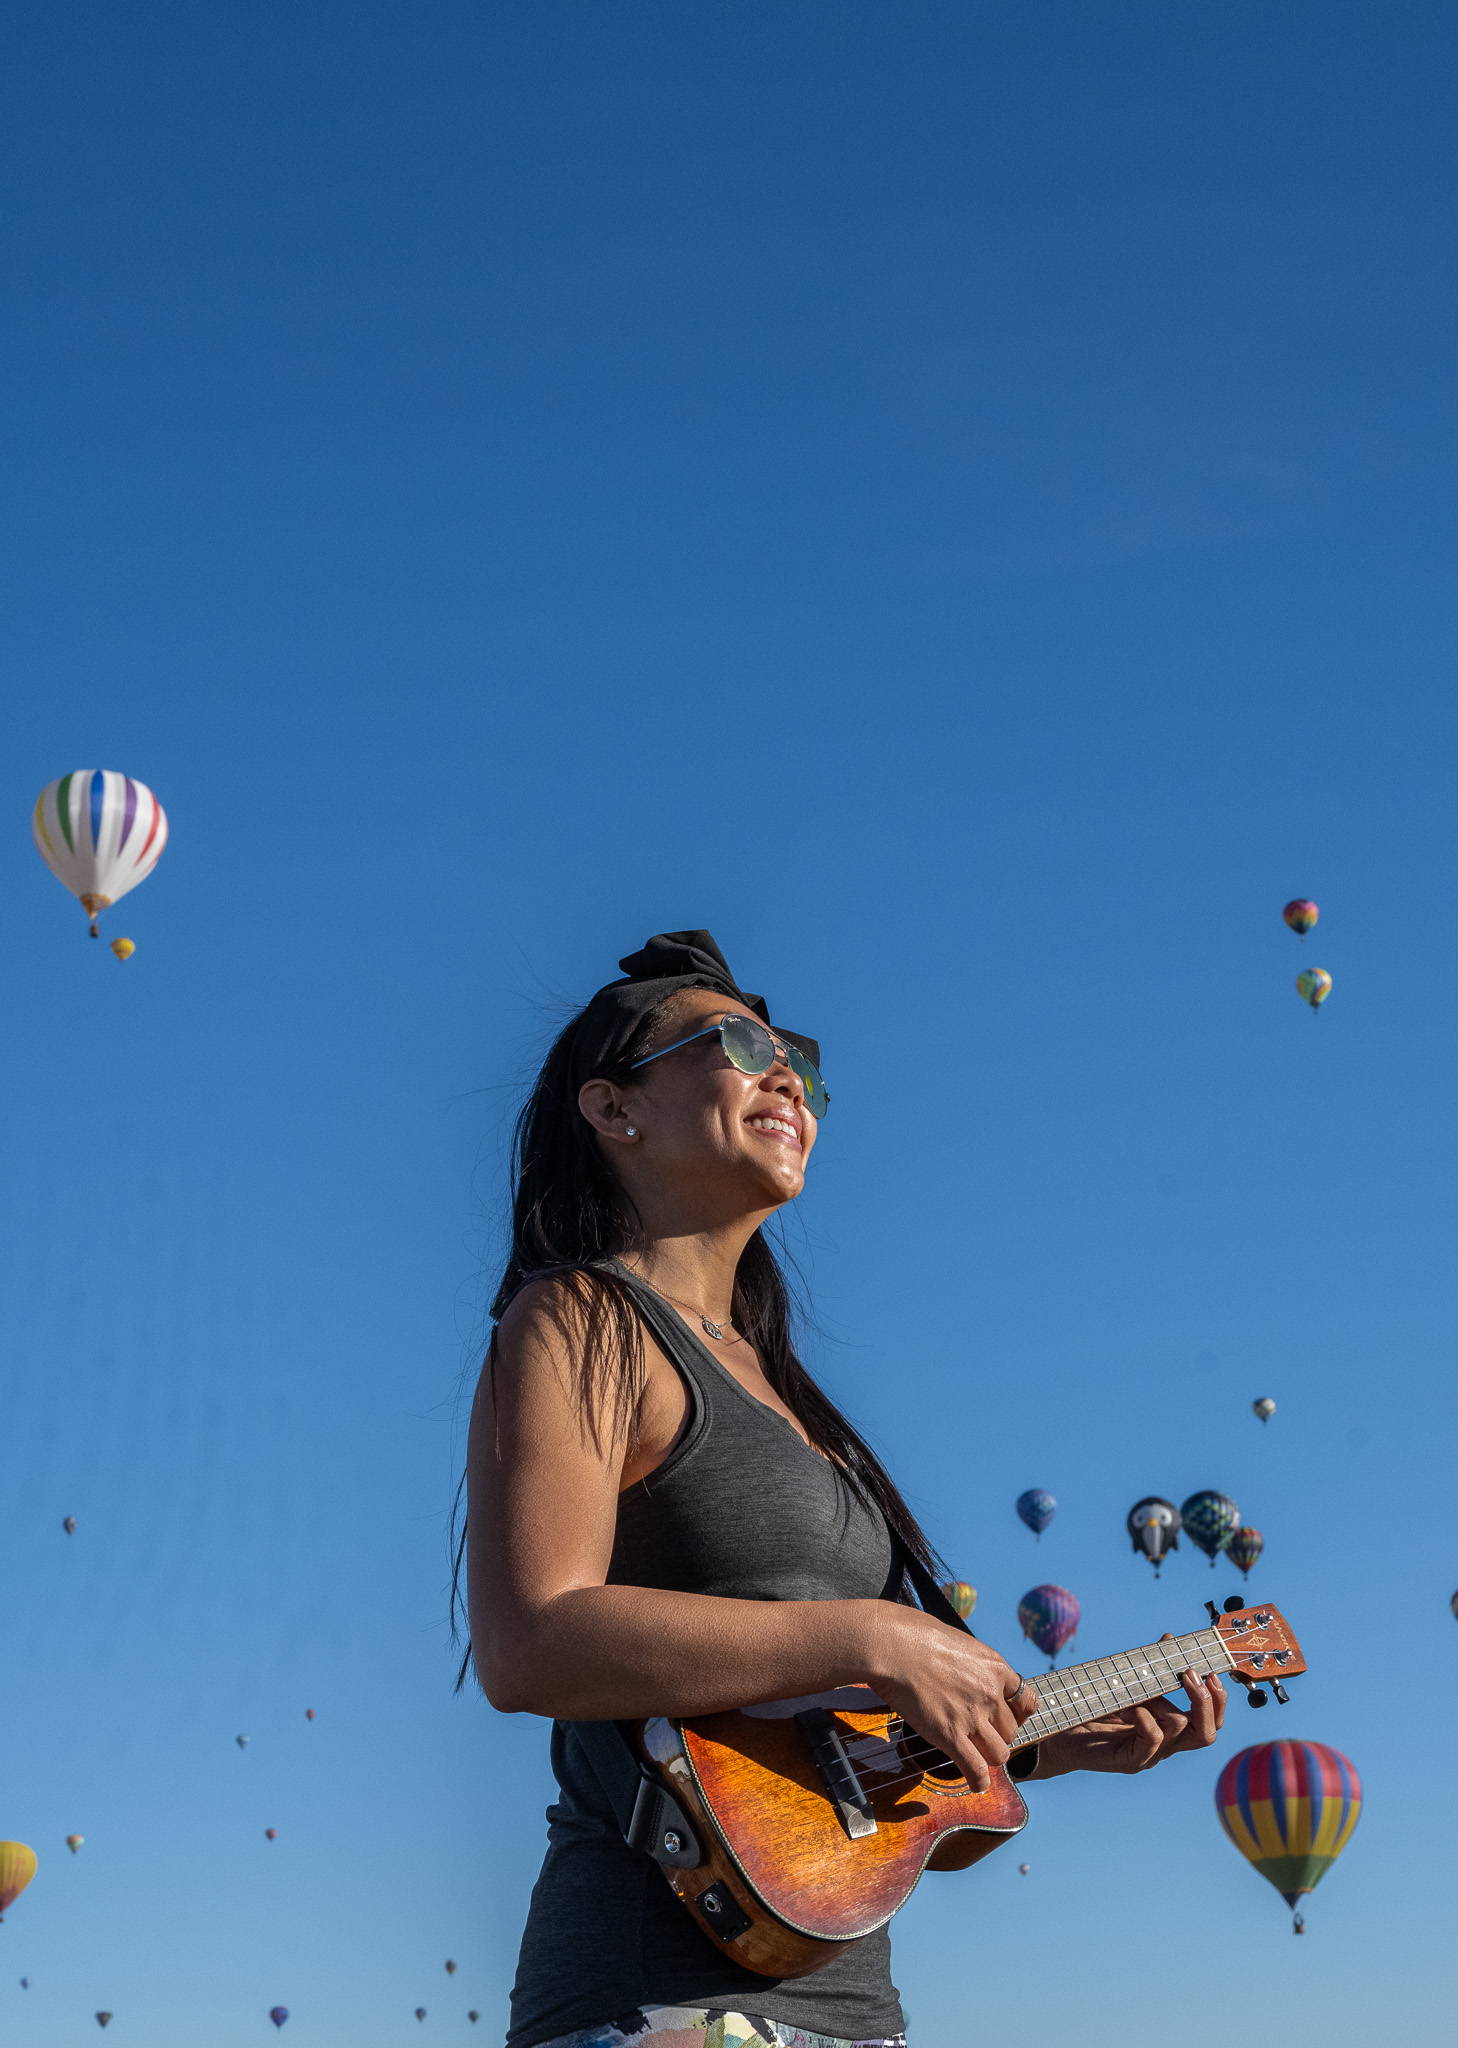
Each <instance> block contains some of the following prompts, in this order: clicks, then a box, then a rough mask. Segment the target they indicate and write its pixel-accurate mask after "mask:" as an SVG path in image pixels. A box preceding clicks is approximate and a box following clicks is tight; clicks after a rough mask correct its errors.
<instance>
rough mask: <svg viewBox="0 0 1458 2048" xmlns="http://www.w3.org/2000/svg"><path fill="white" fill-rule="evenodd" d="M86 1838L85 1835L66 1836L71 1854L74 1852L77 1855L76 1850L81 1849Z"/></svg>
mask: <svg viewBox="0 0 1458 2048" xmlns="http://www.w3.org/2000/svg"><path fill="white" fill-rule="evenodd" d="M85 1840H86V1837H85V1836H84V1835H67V1837H66V1847H67V1848H68V1849H69V1850H70V1852H71V1854H72V1855H73V1856H74V1855H75V1853H76V1851H77V1850H78V1849H79V1848H80V1847H81V1844H82V1843H83V1842H84V1841H85Z"/></svg>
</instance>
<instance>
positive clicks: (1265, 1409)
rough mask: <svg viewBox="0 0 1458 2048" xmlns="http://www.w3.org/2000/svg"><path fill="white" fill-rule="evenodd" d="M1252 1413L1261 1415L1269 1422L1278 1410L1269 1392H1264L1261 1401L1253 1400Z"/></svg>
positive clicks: (1262, 1419)
mask: <svg viewBox="0 0 1458 2048" xmlns="http://www.w3.org/2000/svg"><path fill="white" fill-rule="evenodd" d="M1250 1405H1251V1413H1252V1414H1254V1415H1259V1417H1260V1418H1261V1421H1262V1422H1269V1421H1270V1419H1271V1417H1272V1416H1273V1415H1274V1414H1275V1412H1276V1404H1275V1402H1274V1401H1273V1400H1272V1399H1271V1397H1270V1395H1269V1394H1262V1395H1261V1397H1260V1399H1259V1401H1252V1402H1251V1404H1250Z"/></svg>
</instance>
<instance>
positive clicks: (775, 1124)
mask: <svg viewBox="0 0 1458 2048" xmlns="http://www.w3.org/2000/svg"><path fill="white" fill-rule="evenodd" d="M748 1121H749V1124H750V1128H751V1129H752V1130H756V1131H783V1132H784V1133H785V1136H786V1137H787V1138H794V1139H795V1140H796V1141H797V1142H798V1140H799V1136H800V1133H799V1132H798V1131H797V1130H796V1129H795V1126H794V1125H793V1124H787V1123H786V1122H785V1120H784V1118H783V1117H779V1116H752V1117H750V1118H749V1120H748Z"/></svg>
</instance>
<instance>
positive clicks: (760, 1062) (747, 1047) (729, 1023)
mask: <svg viewBox="0 0 1458 2048" xmlns="http://www.w3.org/2000/svg"><path fill="white" fill-rule="evenodd" d="M719 1035H720V1037H721V1038H722V1039H723V1041H724V1050H725V1052H726V1053H728V1055H729V1057H730V1059H731V1060H733V1062H734V1064H735V1066H736V1067H738V1069H739V1071H740V1073H741V1074H763V1073H767V1072H768V1070H769V1069H770V1068H771V1067H772V1066H773V1065H774V1063H775V1042H774V1040H773V1039H772V1038H771V1037H770V1034H769V1033H768V1032H767V1031H766V1030H765V1028H764V1026H763V1024H758V1023H756V1022H755V1020H754V1018H753V1017H726V1018H725V1019H724V1022H723V1023H722V1024H721V1025H720V1026H719ZM786 1051H787V1052H788V1053H789V1055H790V1065H791V1067H792V1068H793V1069H794V1071H795V1072H796V1073H797V1074H798V1075H799V1077H800V1082H801V1085H802V1087H803V1088H804V1090H805V1107H806V1108H807V1109H808V1110H809V1112H810V1114H811V1115H812V1116H813V1117H817V1118H819V1117H822V1116H824V1114H825V1107H826V1104H827V1103H828V1102H829V1100H830V1097H829V1096H828V1095H827V1094H826V1092H825V1083H824V1082H823V1081H822V1080H821V1078H820V1074H819V1071H818V1070H817V1069H816V1068H815V1067H812V1066H811V1064H810V1062H809V1060H807V1059H806V1057H805V1055H804V1053H802V1052H798V1051H797V1050H796V1049H795V1047H794V1046H793V1045H791V1046H787V1047H786Z"/></svg>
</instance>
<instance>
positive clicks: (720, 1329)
mask: <svg viewBox="0 0 1458 2048" xmlns="http://www.w3.org/2000/svg"><path fill="white" fill-rule="evenodd" d="M638 1278H639V1279H640V1280H642V1279H643V1276H642V1274H641V1273H640V1274H639V1275H638ZM643 1284H644V1286H645V1287H652V1288H653V1291H654V1293H655V1294H668V1289H667V1288H666V1287H657V1286H654V1283H653V1282H652V1281H651V1280H644V1281H643ZM668 1298H669V1300H670V1301H672V1302H676V1303H677V1304H678V1306H679V1307H680V1308H686V1309H688V1310H690V1312H691V1313H692V1314H694V1315H696V1316H697V1317H698V1319H699V1321H700V1323H702V1325H703V1327H704V1329H705V1330H706V1331H707V1332H708V1334H709V1336H711V1337H712V1338H713V1339H714V1340H715V1342H716V1343H719V1344H724V1343H729V1344H742V1343H743V1342H744V1341H745V1340H744V1338H743V1337H740V1336H738V1335H735V1336H733V1337H728V1338H726V1337H725V1335H724V1331H725V1329H726V1328H729V1327H732V1325H733V1321H734V1318H733V1317H732V1316H725V1318H724V1321H723V1322H722V1323H711V1322H710V1321H709V1318H708V1317H707V1316H706V1315H705V1314H704V1312H703V1310H702V1309H700V1308H695V1307H694V1305H693V1303H692V1302H691V1301H679V1298H678V1296H677V1295H676V1294H668Z"/></svg>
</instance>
